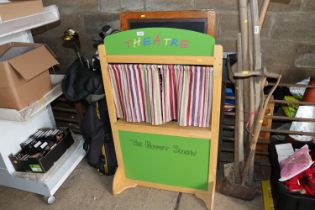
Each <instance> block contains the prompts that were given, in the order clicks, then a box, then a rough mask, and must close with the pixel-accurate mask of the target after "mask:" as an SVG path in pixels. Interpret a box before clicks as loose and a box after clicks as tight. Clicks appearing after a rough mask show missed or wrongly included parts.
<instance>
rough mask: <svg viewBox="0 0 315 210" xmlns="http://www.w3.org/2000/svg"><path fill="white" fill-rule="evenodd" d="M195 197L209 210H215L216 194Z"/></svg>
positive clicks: (201, 194) (202, 194)
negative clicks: (214, 200) (214, 199)
mask: <svg viewBox="0 0 315 210" xmlns="http://www.w3.org/2000/svg"><path fill="white" fill-rule="evenodd" d="M195 196H196V197H197V198H199V199H201V200H202V201H203V202H204V203H205V204H206V206H207V209H209V210H213V198H214V193H211V192H205V193H196V194H195Z"/></svg>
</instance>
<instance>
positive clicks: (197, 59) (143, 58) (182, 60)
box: [107, 55, 214, 65]
mask: <svg viewBox="0 0 315 210" xmlns="http://www.w3.org/2000/svg"><path fill="white" fill-rule="evenodd" d="M107 62H108V63H142V64H146V63H147V64H186V65H188V64H190V65H213V64H214V58H213V57H206V56H147V55H136V56H135V55H129V56H123V55H109V56H107Z"/></svg>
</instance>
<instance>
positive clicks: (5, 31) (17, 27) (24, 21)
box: [0, 5, 60, 38]
mask: <svg viewBox="0 0 315 210" xmlns="http://www.w3.org/2000/svg"><path fill="white" fill-rule="evenodd" d="M59 19H60V15H59V11H58V8H57V6H55V5H51V6H48V7H45V8H44V11H43V12H41V13H36V14H34V15H29V16H25V17H21V18H17V19H13V20H8V21H4V22H2V23H0V38H3V37H6V36H11V35H14V34H16V33H20V32H24V31H27V30H30V29H33V28H37V27H40V26H43V25H47V24H49V23H52V22H56V21H58V20H59Z"/></svg>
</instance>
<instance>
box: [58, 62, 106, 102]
mask: <svg viewBox="0 0 315 210" xmlns="http://www.w3.org/2000/svg"><path fill="white" fill-rule="evenodd" d="M62 91H63V94H64V96H65V97H66V98H67V99H68V100H69V101H81V100H85V99H86V98H87V97H88V96H89V95H103V94H104V89H103V82H102V76H101V73H100V71H92V70H91V69H89V68H88V67H86V66H85V65H83V64H81V62H80V60H79V59H76V60H75V61H74V62H73V63H72V64H71V66H70V67H69V69H68V70H67V73H66V75H65V77H64V79H63V81H62Z"/></svg>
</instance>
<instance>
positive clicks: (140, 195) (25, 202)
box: [0, 160, 263, 210]
mask: <svg viewBox="0 0 315 210" xmlns="http://www.w3.org/2000/svg"><path fill="white" fill-rule="evenodd" d="M111 184H112V177H106V176H100V175H98V174H97V172H96V170H95V169H93V168H91V167H90V166H88V164H87V163H86V161H85V160H83V161H82V162H81V163H80V165H79V166H78V167H77V168H76V169H75V170H74V171H73V173H72V174H71V176H70V177H69V178H68V179H67V180H66V182H65V183H64V184H63V185H62V186H61V188H60V189H59V190H58V191H57V192H56V194H55V197H56V201H55V203H54V204H52V205H48V204H47V203H46V201H45V200H43V197H42V196H39V195H35V194H32V193H28V192H23V191H20V190H15V189H12V188H6V187H0V210H29V209H32V210H43V209H47V210H205V209H206V207H205V205H204V204H203V202H202V201H200V200H199V199H197V198H196V197H194V196H193V195H189V194H184V193H183V194H181V195H179V193H176V192H168V191H163V190H157V189H150V188H142V187H137V188H134V189H129V190H127V191H125V192H123V193H122V194H120V195H118V196H115V197H114V196H112V194H111ZM262 206H263V204H262V199H261V197H257V198H256V199H255V200H253V201H250V202H246V201H242V200H238V199H234V198H230V197H227V196H224V195H222V194H220V193H216V195H215V202H214V210H230V209H231V210H232V209H233V210H262V209H263V207H262Z"/></svg>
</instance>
